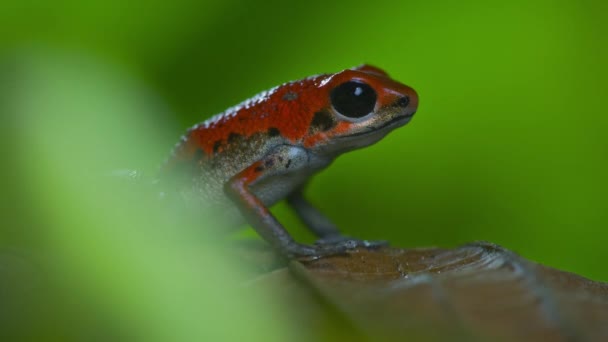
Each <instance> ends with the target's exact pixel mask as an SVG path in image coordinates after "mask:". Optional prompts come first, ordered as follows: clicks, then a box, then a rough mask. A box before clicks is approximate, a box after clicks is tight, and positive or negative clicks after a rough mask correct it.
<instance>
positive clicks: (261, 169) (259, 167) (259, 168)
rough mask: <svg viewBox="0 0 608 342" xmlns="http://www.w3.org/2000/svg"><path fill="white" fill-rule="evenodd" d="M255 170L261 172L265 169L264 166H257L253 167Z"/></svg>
mask: <svg viewBox="0 0 608 342" xmlns="http://www.w3.org/2000/svg"><path fill="white" fill-rule="evenodd" d="M253 170H254V171H255V172H261V171H263V170H264V167H263V166H257V167H256V168H255V169H253Z"/></svg>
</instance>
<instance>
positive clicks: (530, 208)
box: [0, 0, 608, 316]
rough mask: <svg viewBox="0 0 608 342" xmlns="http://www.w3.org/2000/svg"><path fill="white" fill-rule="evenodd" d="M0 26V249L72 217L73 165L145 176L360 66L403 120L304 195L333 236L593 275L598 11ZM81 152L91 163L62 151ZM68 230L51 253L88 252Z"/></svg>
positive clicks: (601, 153)
mask: <svg viewBox="0 0 608 342" xmlns="http://www.w3.org/2000/svg"><path fill="white" fill-rule="evenodd" d="M0 13H1V14H0V19H1V21H2V24H0V43H1V45H0V47H1V48H2V51H3V57H2V61H3V62H2V63H3V64H2V70H3V71H4V73H3V74H2V76H3V77H2V79H1V80H2V85H1V87H2V88H1V89H3V91H2V95H1V96H0V99H2V100H3V101H4V103H9V102H11V101H14V100H15V99H16V98H17V96H16V95H10V94H12V92H13V91H15V90H17V94H19V96H18V98H19V101H20V102H19V103H20V104H27V106H30V107H32V108H34V109H32V108H30V107H28V108H29V109H28V110H29V112H30V113H35V115H34V116H31V117H28V116H27V115H25V114H23V113H24V112H23V111H21V112H20V111H19V110H15V108H17V107H19V106H20V105H19V104H18V105H15V106H16V107H14V106H13V105H12V104H11V105H9V106H6V107H5V108H4V109H3V113H2V116H3V136H2V139H3V140H4V142H3V148H2V150H3V152H4V153H3V155H4V156H5V161H6V163H3V164H5V165H6V167H5V168H4V170H3V172H4V174H5V176H4V182H5V183H6V184H5V187H4V189H6V190H5V196H4V199H3V201H4V202H5V203H4V205H3V207H4V209H8V210H4V211H5V212H4V214H6V215H4V216H5V219H4V222H5V224H3V226H4V227H3V228H4V229H3V232H2V238H3V241H4V242H5V245H6V246H11V247H12V246H21V245H22V244H25V245H28V244H42V245H45V244H48V243H49V242H48V241H46V240H43V241H38V240H39V239H38V237H39V234H40V231H41V230H43V228H40V227H41V226H40V224H39V223H40V222H45V223H48V222H47V221H46V217H47V216H52V217H61V219H60V220H58V221H57V222H59V223H58V225H59V226H61V225H63V223H64V222H71V221H72V220H73V219H74V218H73V217H72V216H71V215H73V213H74V212H75V211H74V210H72V209H70V208H71V207H70V205H71V204H69V205H68V204H65V203H80V201H79V200H78V196H79V195H78V194H77V191H76V190H78V189H77V188H78V187H77V186H76V185H74V184H73V183H78V182H79V181H80V180H79V179H80V178H82V175H83V173H87V172H89V171H90V170H88V171H82V170H81V171H82V172H75V171H74V169H73V165H71V164H70V163H73V162H74V160H81V158H84V160H87V161H90V160H94V161H95V162H97V161H98V159H102V160H104V161H105V162H104V163H101V164H99V165H97V166H98V168H97V169H96V171H99V172H105V171H106V170H107V171H108V172H109V171H111V170H113V169H120V168H142V169H148V170H150V169H153V167H154V166H155V165H158V164H160V163H161V162H162V160H163V159H164V158H165V157H166V156H167V154H168V152H169V151H170V149H171V147H172V146H173V144H174V143H175V142H177V140H178V138H179V136H180V135H181V134H182V133H183V132H184V130H185V129H186V128H187V127H189V126H191V125H193V124H194V123H196V122H199V121H202V120H204V119H206V118H208V117H210V116H211V115H213V114H215V113H218V112H221V111H222V110H224V109H226V108H227V107H229V106H232V105H234V104H236V103H238V102H240V101H242V100H244V99H246V98H248V97H250V96H252V95H254V94H255V93H257V92H259V91H261V90H264V89H267V88H270V87H272V86H275V85H277V84H280V83H283V82H286V81H289V80H294V79H299V78H303V77H306V76H309V75H312V74H317V73H324V72H336V71H339V70H341V69H344V68H349V67H352V66H355V65H359V64H362V63H370V64H373V65H375V66H378V67H380V68H382V69H384V70H386V71H387V72H388V73H389V74H390V75H391V76H392V77H393V78H395V79H397V80H399V81H401V82H403V83H405V84H407V85H410V86H412V87H413V88H414V89H416V90H417V92H418V93H419V96H420V106H419V110H418V112H417V114H416V117H415V118H414V120H413V121H412V122H411V123H410V124H408V125H407V126H405V127H403V128H400V129H399V130H397V131H395V132H393V133H391V134H390V135H389V136H388V137H387V138H385V139H384V140H383V141H381V142H379V143H378V144H376V145H374V146H371V147H368V148H366V149H363V150H360V151H355V152H352V153H348V154H346V155H344V156H342V157H340V158H339V159H337V160H336V162H335V163H334V164H333V165H332V166H331V167H330V168H329V169H327V170H326V171H324V172H323V173H322V174H320V175H318V176H317V177H316V178H315V179H314V181H313V182H312V183H311V186H310V188H309V190H308V195H309V197H310V198H311V200H312V201H313V202H314V203H315V204H316V205H317V206H318V207H320V208H321V209H322V210H323V211H324V212H325V213H326V214H327V215H328V216H329V217H331V218H332V219H334V221H335V222H336V223H337V224H338V225H339V226H340V228H341V229H342V230H343V231H344V232H346V233H347V234H349V235H352V236H356V237H361V238H369V239H386V240H389V241H390V242H391V243H392V245H395V246H403V247H418V246H442V247H453V246H456V245H459V244H463V243H467V242H471V241H475V240H487V241H491V242H494V243H497V244H500V245H502V246H504V247H506V248H508V249H511V250H513V251H515V252H517V253H519V254H521V255H522V256H524V257H526V258H529V259H531V260H534V261H537V262H540V263H543V264H546V265H549V266H552V267H556V268H559V269H563V270H567V271H572V272H575V273H577V274H580V275H583V276H586V277H589V278H592V279H595V280H602V281H607V280H608V268H606V266H605V260H608V248H606V244H607V243H608V229H607V228H606V227H607V224H608V204H607V192H608V178H607V177H606V175H607V174H608V137H607V136H606V134H607V133H606V132H607V131H608V113H607V111H606V110H605V102H606V101H605V100H606V94H607V91H608V86H607V84H606V83H607V81H606V80H607V79H608V75H607V70H608V68H607V67H606V61H607V60H608V53H607V52H608V51H607V50H608V47H607V46H608V44H606V35H607V34H608V30H607V24H606V13H608V5H606V4H605V2H602V1H508V2H506V1H495V2H491V1H434V2H433V1H374V2H352V1H333V2H327V1H303V2H293V3H291V2H285V1H265V2H262V1H255V2H254V1H250V2H239V1H225V0H222V1H204V2H200V1H199V2H190V1H171V2H163V1H118V0H111V1H103V2H102V1H91V2H86V3H85V2H80V3H77V2H71V1H54V2H37V3H36V2H21V3H19V4H16V3H9V2H6V3H3V4H2V5H0ZM40 89H42V90H40ZM7 94H8V95H7ZM40 94H43V95H40ZM41 96H42V98H44V99H45V100H44V101H43V100H41ZM58 99H61V100H58ZM72 101H73V102H72ZM76 109H77V110H76ZM28 110H26V111H25V112H28ZM67 112H70V113H71V114H70V115H71V116H65V115H66V114H65V113H67ZM62 115H64V116H62ZM24 117H25V118H27V119H23V118H24ZM83 117H86V118H87V120H89V119H90V120H92V121H91V122H95V123H96V124H95V126H87V125H89V123H85V126H86V127H88V128H90V129H86V130H85V129H83V127H84V126H82V124H83V123H82V122H81V121H82V118H83ZM57 118H61V120H58V119H57ZM96 120H102V121H103V123H104V124H105V126H104V125H101V126H100V125H98V122H97V121H96ZM104 120H105V121H104ZM58 122H60V123H58ZM36 124H39V125H40V127H37V126H36ZM53 124H55V125H56V126H53ZM32 127H33V128H32ZM36 127H37V128H36ZM100 127H101V128H100ZM58 137H63V138H65V137H70V139H67V140H66V141H65V142H62V143H60V144H58V145H56V146H55V145H53V144H55V143H56V142H57V141H60V140H59V139H58ZM75 142H76V143H75ZM91 142H93V144H92V145H94V146H93V147H92V150H94V153H93V151H91V150H86V149H85V150H78V151H76V150H74V151H72V150H70V149H72V148H76V147H77V148H81V147H82V146H76V147H75V145H87V144H89V143H91ZM63 143H65V145H61V144H63ZM28 144H29V145H28ZM36 148H38V150H36ZM32 149H34V151H37V153H38V154H35V155H33V154H32V151H33V150H32ZM51 150H52V151H51ZM53 151H54V152H53ZM66 151H70V152H69V153H65V152H66ZM51 152H53V153H51ZM76 153H78V154H76ZM24 156H26V157H24ZM28 158H34V159H33V160H34V161H33V164H32V163H30V164H28V163H29V162H30V161H28V160H27V159H28ZM40 159H44V160H46V161H47V162H46V163H44V162H43V163H39V160H40ZM91 165H93V164H91ZM104 168H105V169H104ZM24 170H28V171H29V173H28V172H25V171H24ZM58 177H59V178H58ZM62 177H64V178H62ZM57 179H61V182H59V183H53V182H55V181H56V180H57ZM62 182H63V183H62ZM85 183H86V182H85ZM70 184H72V185H73V187H74V189H73V190H74V191H76V192H74V193H71V192H70V190H69V189H68V188H69V187H70ZM47 185H48V186H49V188H48V189H47V188H45V186H47ZM30 188H31V189H34V190H35V191H27V189H30ZM49 189H53V190H49ZM47 190H48V191H47ZM93 190H94V189H93ZM49 191H54V192H53V194H55V195H59V196H60V198H63V199H65V198H71V199H70V200H66V201H67V202H65V203H64V204H65V205H63V206H62V205H56V203H57V202H56V198H53V196H49V198H48V199H47V200H44V196H42V197H41V194H42V195H44V194H50V192H49ZM64 192H65V193H64ZM66 194H67V195H66ZM90 194H94V191H93V192H90V193H89V195H90ZM63 195H65V196H64V197H61V196H63ZM70 196H72V197H70ZM92 197H95V196H92ZM41 198H42V199H41ZM72 200H73V201H75V202H70V201H72ZM33 203H34V204H33ZM61 203H63V202H61ZM94 207H96V204H95V202H94V199H93V202H91V204H90V206H89V209H90V208H94ZM93 211H95V210H94V209H92V210H91V212H93ZM144 211H145V209H144ZM85 212H87V211H86V210H85ZM275 212H276V214H277V215H278V216H279V217H280V219H281V221H282V222H284V223H285V224H286V225H287V226H288V227H290V229H291V230H292V231H293V232H294V234H296V236H297V237H298V239H301V240H305V241H310V240H311V236H310V235H307V233H306V232H304V231H303V229H302V227H301V225H300V224H299V222H297V221H296V220H295V219H294V218H293V216H292V215H291V213H290V212H289V211H288V210H287V209H286V208H285V207H284V206H282V205H279V206H278V207H277V208H276V209H275ZM41 213H46V214H41ZM45 215H46V216H45ZM24 217H28V218H27V219H24ZM41 217H42V218H41ZM94 221H95V220H94ZM95 222H98V221H95ZM127 226H128V225H127ZM70 232H71V231H69V230H67V231H63V232H62V233H61V234H59V235H56V237H57V236H59V240H61V241H62V244H61V245H62V246H63V247H62V248H66V249H69V248H74V247H73V245H79V244H83V245H86V243H87V242H86V241H89V242H91V241H94V239H93V238H91V237H90V236H87V235H86V233H84V234H83V235H82V236H81V237H79V238H74V237H73V235H71V233H70ZM62 234H63V235H62ZM161 240H162V239H161ZM32 241H35V242H32ZM107 243H108V244H109V245H112V242H111V241H109V242H107ZM139 245H141V244H138V243H135V245H134V246H132V248H138V246H139ZM66 246H68V247H66ZM139 247H142V246H139ZM144 247H145V246H143V247H142V248H144ZM83 248H84V247H83ZM85 249H86V248H85ZM150 253H153V251H151V252H150ZM96 258H99V260H102V259H103V258H104V251H103V250H102V251H100V252H99V254H98V255H97V256H96ZM96 260H97V259H96ZM100 274H101V275H100V277H103V275H104V274H105V273H103V272H102V273H100ZM105 275H107V274H105ZM176 277H178V278H179V276H178V275H176ZM183 280H184V281H187V280H188V278H185V279H183ZM117 288H121V287H120V286H119V285H117ZM142 310H143V309H142ZM136 316H137V315H136Z"/></svg>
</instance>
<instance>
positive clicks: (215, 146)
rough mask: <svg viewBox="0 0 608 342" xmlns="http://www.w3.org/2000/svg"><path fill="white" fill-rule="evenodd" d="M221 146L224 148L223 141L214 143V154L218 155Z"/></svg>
mask: <svg viewBox="0 0 608 342" xmlns="http://www.w3.org/2000/svg"><path fill="white" fill-rule="evenodd" d="M220 146H222V141H221V140H217V141H216V142H214V143H213V153H217V151H218V150H219V149H220Z"/></svg>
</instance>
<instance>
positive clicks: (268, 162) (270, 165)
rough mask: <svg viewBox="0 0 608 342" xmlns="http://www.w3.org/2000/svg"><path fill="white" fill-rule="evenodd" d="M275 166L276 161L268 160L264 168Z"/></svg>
mask: <svg viewBox="0 0 608 342" xmlns="http://www.w3.org/2000/svg"><path fill="white" fill-rule="evenodd" d="M273 165H274V159H268V160H267V161H266V162H265V163H264V166H266V167H272V166H273Z"/></svg>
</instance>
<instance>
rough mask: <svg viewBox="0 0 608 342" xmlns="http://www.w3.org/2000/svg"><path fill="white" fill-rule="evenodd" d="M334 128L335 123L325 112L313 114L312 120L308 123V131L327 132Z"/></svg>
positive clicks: (329, 114)
mask: <svg viewBox="0 0 608 342" xmlns="http://www.w3.org/2000/svg"><path fill="white" fill-rule="evenodd" d="M334 126H336V121H335V120H334V118H333V116H332V115H331V113H329V112H327V111H324V110H322V111H319V112H316V113H315V116H314V117H313V118H312V121H311V122H310V131H322V132H325V131H329V130H330V129H332V128H334Z"/></svg>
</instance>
